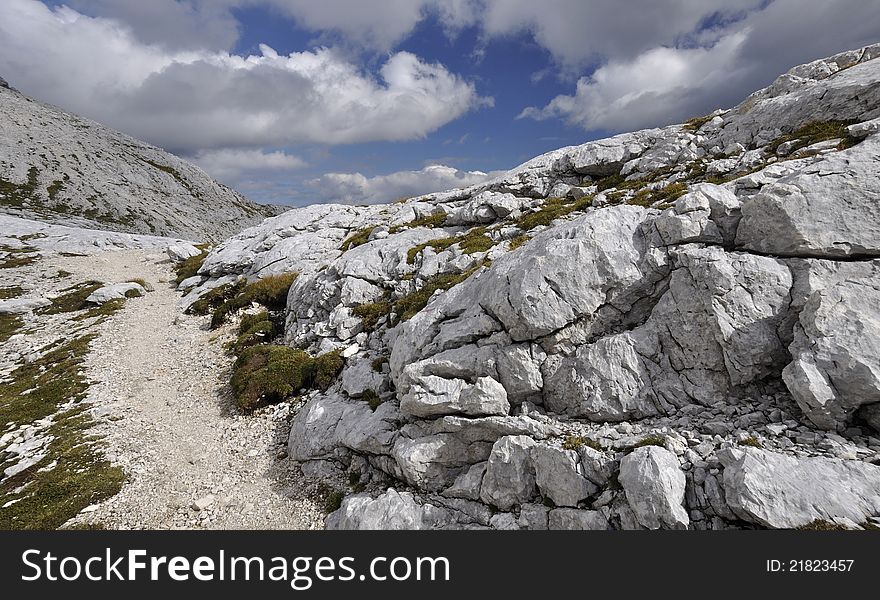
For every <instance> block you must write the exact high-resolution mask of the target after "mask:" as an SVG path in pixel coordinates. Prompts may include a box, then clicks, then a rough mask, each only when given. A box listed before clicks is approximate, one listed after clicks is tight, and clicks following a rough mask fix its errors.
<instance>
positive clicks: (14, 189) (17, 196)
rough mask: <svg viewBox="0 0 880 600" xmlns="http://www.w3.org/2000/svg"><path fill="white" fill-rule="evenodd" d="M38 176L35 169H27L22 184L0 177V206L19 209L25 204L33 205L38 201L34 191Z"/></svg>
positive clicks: (37, 171)
mask: <svg viewBox="0 0 880 600" xmlns="http://www.w3.org/2000/svg"><path fill="white" fill-rule="evenodd" d="M39 174H40V172H39V170H38V169H37V168H36V167H31V168H29V169H28V173H27V179H26V180H25V182H24V183H14V182H12V181H9V180H8V179H4V178H3V177H0V204H4V205H6V206H14V207H17V208H20V207H22V206H24V205H25V204H27V203H35V202H36V201H37V200H38V198H37V196H36V191H37V177H38V176H39Z"/></svg>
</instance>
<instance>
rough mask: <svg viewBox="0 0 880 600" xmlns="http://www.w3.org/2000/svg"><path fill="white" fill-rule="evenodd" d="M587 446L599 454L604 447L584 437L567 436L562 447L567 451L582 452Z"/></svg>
mask: <svg viewBox="0 0 880 600" xmlns="http://www.w3.org/2000/svg"><path fill="white" fill-rule="evenodd" d="M585 446H586V447H587V448H592V449H593V450H598V451H599V452H601V451H602V445H601V444H600V443H599V442H597V441H596V440H593V439H590V438H588V437H586V436H583V435H567V436H565V439H564V440H563V441H562V447H563V448H564V449H566V450H580V449H581V448H583V447H585Z"/></svg>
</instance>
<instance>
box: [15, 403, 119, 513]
mask: <svg viewBox="0 0 880 600" xmlns="http://www.w3.org/2000/svg"><path fill="white" fill-rule="evenodd" d="M92 426H93V422H92V420H91V419H90V418H89V416H88V414H87V413H86V412H85V409H83V408H81V407H75V408H73V409H69V410H67V411H64V412H63V413H61V414H60V415H56V416H55V418H54V421H53V423H52V425H51V426H50V427H49V428H48V431H47V433H48V434H49V435H50V436H51V439H52V441H51V442H50V443H49V446H48V452H47V456H46V457H45V458H44V459H43V460H41V461H40V462H38V463H37V464H35V465H33V466H31V467H30V468H28V469H25V470H24V471H22V472H21V473H18V474H16V475H14V476H12V477H9V478H7V479H5V480H4V481H3V483H2V484H0V503H2V504H6V503H8V502H13V501H14V503H13V504H11V505H9V506H7V507H6V508H4V509H3V510H0V529H56V528H58V527H60V526H61V525H63V524H64V523H65V522H66V521H68V520H69V519H71V518H72V517H74V516H76V515H77V514H78V513H79V512H80V511H81V510H82V509H83V508H85V507H87V506H89V505H92V504H95V503H98V502H103V501H104V500H106V499H108V498H110V497H111V496H113V495H115V494H116V493H118V492H119V490H120V489H121V488H122V483H123V481H124V479H125V476H124V473H123V472H122V469H120V468H119V467H115V466H113V465H111V464H110V463H109V462H108V461H107V460H105V459H104V458H103V457H102V456H101V452H100V449H99V447H98V444H99V439H98V438H96V437H95V436H91V435H88V430H89V429H90V428H91V427H92ZM53 462H54V465H53V464H52V463H53Z"/></svg>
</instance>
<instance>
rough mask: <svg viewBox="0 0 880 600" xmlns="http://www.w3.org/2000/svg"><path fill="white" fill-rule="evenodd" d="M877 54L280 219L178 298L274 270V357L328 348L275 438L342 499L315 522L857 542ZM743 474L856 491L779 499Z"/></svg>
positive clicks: (872, 273) (871, 405)
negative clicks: (697, 113) (322, 384)
mask: <svg viewBox="0 0 880 600" xmlns="http://www.w3.org/2000/svg"><path fill="white" fill-rule="evenodd" d="M878 48H880V47H876V46H875V47H869V48H864V49H861V50H859V51H855V52H848V53H844V54H841V55H838V56H834V57H830V58H828V59H824V60H822V61H817V62H815V63H811V64H810V65H804V66H801V67H796V68H795V69H793V70H792V71H790V72H789V73H787V74H785V75H783V76H781V77H780V78H779V79H778V80H777V81H776V82H775V83H774V84H773V85H771V86H770V87H768V88H767V89H765V90H761V91H759V92H756V93H755V94H753V95H752V96H750V97H749V98H748V99H747V100H746V101H745V102H743V103H742V104H740V105H739V106H737V107H735V108H733V109H731V110H727V111H725V110H719V111H716V112H715V113H712V114H711V115H706V116H705V117H704V118H701V119H697V120H694V121H692V122H690V123H688V124H685V125H673V126H669V127H664V128H662V129H650V130H644V131H637V132H632V133H627V134H622V135H619V136H615V137H612V138H608V139H605V140H599V141H595V142H589V143H587V144H584V145H582V146H573V147H568V148H562V149H560V150H556V151H553V152H550V153H548V154H545V155H543V156H540V157H537V158H535V159H532V160H530V161H528V162H527V163H525V164H523V165H521V166H520V167H517V168H516V169H513V170H512V171H510V172H508V173H506V174H505V175H502V176H500V177H498V178H497V179H495V180H493V181H490V182H487V183H484V184H481V185H479V186H475V187H471V188H466V189H459V190H451V191H448V192H443V193H437V194H429V195H426V196H422V197H418V198H413V199H410V200H407V201H405V202H402V203H395V204H390V205H386V206H370V207H348V206H340V205H325V206H314V207H308V208H305V209H298V210H292V211H290V212H288V213H285V214H284V215H281V216H278V217H275V218H272V219H268V220H266V221H265V222H264V223H262V224H261V225H259V226H256V227H253V228H250V229H248V230H245V231H243V232H241V233H240V234H238V235H237V236H235V237H233V238H230V239H229V240H227V241H226V242H225V243H224V244H222V245H220V246H219V247H218V248H217V249H215V250H214V251H213V252H211V254H210V255H209V256H208V258H207V259H206V260H205V263H204V265H203V267H202V269H201V271H200V277H199V278H198V279H195V280H193V281H191V282H188V283H187V286H192V287H193V290H194V291H192V292H190V294H191V295H193V294H198V293H200V291H204V290H206V289H210V288H211V287H212V286H216V285H219V284H221V283H225V282H230V281H234V280H236V279H239V278H249V279H254V278H257V277H261V276H264V275H266V274H276V273H282V272H290V271H296V272H298V273H300V275H299V277H298V279H297V280H296V282H295V283H294V285H293V286H292V287H291V289H290V292H289V294H288V298H287V310H286V324H285V332H284V338H283V340H284V342H286V343H287V344H290V345H292V346H296V347H300V348H303V349H305V350H307V351H308V352H310V353H312V354H313V355H317V354H320V353H324V352H328V351H332V350H339V351H341V352H342V353H343V356H345V357H346V362H345V367H344V370H343V372H342V374H341V377H340V378H339V381H338V382H337V383H335V384H334V385H332V386H331V387H330V388H329V389H328V390H327V391H326V392H320V393H317V392H316V393H313V394H311V395H310V396H309V397H308V398H307V399H306V402H305V403H304V405H303V406H302V407H301V408H300V409H299V410H298V412H297V413H296V414H295V415H294V416H293V420H292V424H291V433H290V444H289V449H290V456H291V457H292V458H294V459H295V460H297V461H299V462H301V463H303V468H304V469H307V470H309V472H314V473H319V472H324V471H328V470H335V472H337V473H339V472H340V471H348V472H349V474H350V476H351V477H352V480H357V481H358V482H359V483H358V484H357V486H353V487H352V488H351V489H348V490H347V491H350V492H354V491H355V487H356V488H357V491H358V492H359V493H358V494H356V495H354V496H352V497H351V498H350V499H349V500H346V502H345V503H343V507H342V509H340V512H337V513H335V514H334V515H333V516H331V517H330V519H329V520H328V525H330V526H334V527H340V526H344V527H360V526H365V527H398V526H400V527H443V528H461V527H489V528H495V529H515V528H527V529H546V528H553V529H570V528H584V529H605V528H611V529H641V528H651V529H654V528H679V529H680V528H689V529H727V528H740V527H790V526H797V525H799V524H803V523H802V521H803V519H802V518H801V517H798V518H797V519H791V518H783V517H780V516H779V515H786V514H789V515H791V514H800V513H803V515H804V516H803V518H808V517H809V520H810V522H811V521H815V520H823V519H826V520H827V519H838V520H840V519H844V520H845V526H847V527H863V526H866V524H868V523H874V521H872V519H875V518H878V517H880V515H878V511H877V509H876V506H875V505H872V504H871V502H872V500H866V498H871V496H870V494H869V493H868V492H867V491H866V490H867V489H868V487H869V486H868V485H867V484H865V485H862V483H864V482H866V481H870V482H873V479H871V478H872V477H873V475H870V474H871V473H873V469H875V468H876V467H875V465H876V464H877V463H880V454H878V453H880V434H878V430H877V426H878V425H877V424H878V422H880V418H878V412H880V408H878V407H880V364H878V360H877V357H878V356H880V315H878V313H877V306H880V297H878V296H880V292H878V289H880V285H878V281H880V254H878V253H877V250H878V248H880V229H878V228H877V225H876V221H877V219H876V215H877V213H878V204H877V203H878V201H880V200H878V199H880V188H878V187H877V181H878V177H877V176H878V174H880V163H878V161H877V156H878V155H880V127H878V126H877V125H876V123H877V119H878V117H880V60H877V57H878V53H880V52H878ZM820 99H821V100H820ZM815 121H820V122H818V123H817V122H815ZM370 399H372V400H370ZM377 399H378V400H381V403H380V404H378V405H377V404H376V400H377ZM373 407H375V410H373ZM731 456H737V457H740V458H736V459H731V458H730V457H731ZM743 456H745V457H747V458H748V460H746V461H745V462H743V461H744V460H745V459H742V460H741V457H743ZM757 457H763V458H761V461H763V462H766V463H768V464H770V463H772V464H773V465H774V466H773V469H772V470H773V472H774V473H775V471H776V470H779V469H781V470H784V471H786V472H787V473H788V474H793V473H797V472H798V470H799V469H800V468H801V467H802V466H803V468H804V469H805V472H807V473H810V474H811V475H810V478H809V481H811V480H812V478H813V477H817V478H822V477H828V478H830V477H831V471H833V472H834V473H837V474H838V475H837V477H838V480H840V481H843V480H844V479H845V480H846V481H849V480H854V481H855V480H858V481H861V482H862V483H858V484H856V483H853V485H855V486H856V489H857V490H860V491H857V492H855V493H854V495H846V494H842V493H841V494H837V495H836V496H835V495H834V493H832V489H831V488H830V487H829V488H827V489H826V490H825V491H824V492H822V493H818V490H820V489H825V488H821V486H817V488H816V490H817V493H816V495H814V496H810V497H809V506H811V507H812V508H810V509H809V510H806V509H804V505H803V504H802V503H801V500H800V499H799V498H800V497H799V496H798V494H796V493H794V492H795V491H796V490H795V489H794V488H795V487H797V486H796V485H795V483H791V485H789V487H786V488H785V489H790V490H791V491H792V493H791V494H789V495H784V494H776V492H775V491H773V490H775V489H776V488H774V487H773V485H774V484H773V483H772V482H770V481H769V480H770V479H772V478H773V477H775V475H773V474H771V469H769V468H767V469H764V468H758V467H755V466H754V464H758V465H760V464H763V463H762V462H761V461H758V458H757ZM768 457H770V458H768ZM775 457H778V458H775ZM755 461H758V462H757V463H756V462H755ZM780 461H782V462H780ZM816 461H818V462H816ZM826 461H832V463H833V465H834V466H833V468H832V467H830V466H828V465H829V464H832V463H828V462H826ZM328 465H329V466H328ZM778 465H782V467H779V466H778ZM815 465H820V467H821V468H820V467H816V466H815ZM331 467H332V468H331ZM841 473H843V474H844V475H845V477H844V475H841ZM861 474H864V477H863V478H862V479H858V477H862V475H861ZM740 480H742V481H743V482H744V483H742V484H738V483H736V482H737V481H740ZM787 485H788V484H787ZM804 485H806V483H805V484H804ZM841 485H843V484H841ZM847 485H848V484H847ZM362 486H363V490H364V491H361V487H362ZM389 486H390V487H392V488H395V489H397V488H399V489H403V488H404V487H406V488H407V491H406V492H395V491H388V488H389ZM762 486H763V487H762ZM859 486H862V487H859ZM780 489H781V488H780ZM768 490H769V491H768ZM755 498H757V499H755ZM771 498H772V501H771ZM850 505H851V507H850ZM390 507H395V508H394V510H397V511H399V516H400V519H397V515H396V514H392V512H393V510H392V509H391V508H390ZM847 507H850V508H851V509H850V508H847ZM844 508H846V510H844ZM835 522H836V521H835Z"/></svg>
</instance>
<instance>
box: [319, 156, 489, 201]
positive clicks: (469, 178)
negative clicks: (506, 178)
mask: <svg viewBox="0 0 880 600" xmlns="http://www.w3.org/2000/svg"><path fill="white" fill-rule="evenodd" d="M497 175H498V173H494V172H493V173H483V172H482V171H461V170H459V169H456V168H454V167H447V166H445V165H431V166H428V167H425V168H423V169H421V170H419V171H398V172H396V173H390V174H387V175H377V176H375V177H366V176H364V175H362V174H361V173H325V174H324V175H322V176H321V177H318V178H315V179H311V180H309V181H307V182H306V183H307V185H308V186H309V187H310V188H311V189H312V190H313V191H314V193H315V194H316V196H317V199H318V200H319V201H321V202H338V203H342V204H378V203H381V202H391V201H392V200H396V199H397V198H402V197H411V196H419V195H421V194H428V193H431V192H440V191H444V190H448V189H452V188H457V187H467V186H470V185H476V184H478V183H482V182H484V181H488V180H489V179H491V178H492V177H495V176H497Z"/></svg>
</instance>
